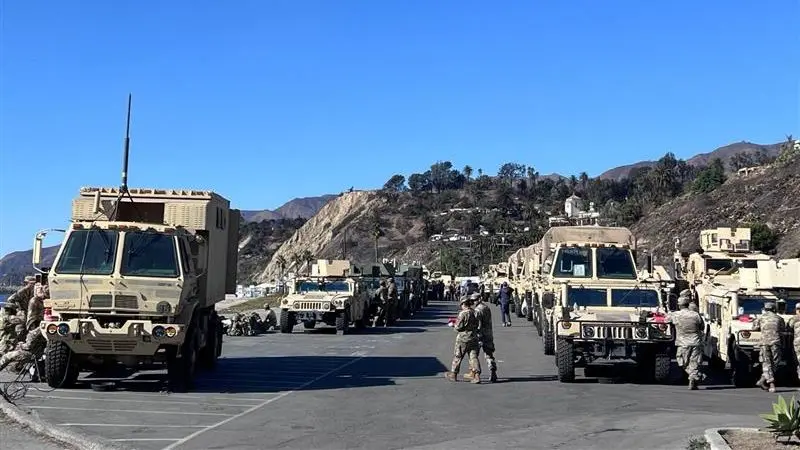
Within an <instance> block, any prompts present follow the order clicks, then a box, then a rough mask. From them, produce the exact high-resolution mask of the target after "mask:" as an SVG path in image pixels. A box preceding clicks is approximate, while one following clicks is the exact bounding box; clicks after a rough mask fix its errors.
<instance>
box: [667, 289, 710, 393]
mask: <svg viewBox="0 0 800 450" xmlns="http://www.w3.org/2000/svg"><path fill="white" fill-rule="evenodd" d="M678 305H679V306H680V308H681V309H680V310H679V311H673V312H671V313H669V315H668V316H667V320H669V321H670V322H672V323H673V324H674V325H675V346H676V347H677V351H676V358H675V359H677V361H678V365H679V366H680V367H681V368H682V369H683V370H684V371H686V374H687V375H689V389H692V390H694V389H697V383H698V382H699V381H702V380H703V379H704V378H705V375H703V374H702V373H701V372H700V370H699V367H700V364H701V363H702V362H703V347H702V343H703V334H704V332H705V325H704V323H703V318H702V317H700V314H699V313H697V311H693V310H692V309H691V305H690V304H689V294H688V292H687V291H683V292H681V296H680V298H679V299H678Z"/></svg>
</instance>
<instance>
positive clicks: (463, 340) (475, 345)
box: [444, 297, 481, 384]
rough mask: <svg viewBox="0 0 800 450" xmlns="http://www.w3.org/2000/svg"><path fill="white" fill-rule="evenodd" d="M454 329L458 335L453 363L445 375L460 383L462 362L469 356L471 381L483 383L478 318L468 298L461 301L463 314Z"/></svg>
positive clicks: (459, 316)
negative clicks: (459, 373)
mask: <svg viewBox="0 0 800 450" xmlns="http://www.w3.org/2000/svg"><path fill="white" fill-rule="evenodd" d="M453 328H454V329H455V330H456V332H457V333H458V334H457V335H456V344H455V346H454V349H453V362H452V364H451V365H450V372H447V373H445V374H444V376H445V378H447V379H448V380H450V381H458V372H459V370H460V369H461V361H463V360H464V356H469V366H470V371H471V373H472V374H473V375H472V379H471V380H470V381H471V382H472V383H473V384H478V383H480V382H481V362H480V361H479V360H478V350H479V349H480V347H479V345H480V343H479V341H478V318H477V317H475V311H473V310H472V300H470V299H469V298H468V297H467V298H464V299H462V300H461V312H459V313H458V319H456V323H455V325H454V326H453Z"/></svg>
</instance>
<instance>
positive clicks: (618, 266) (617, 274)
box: [597, 247, 636, 280]
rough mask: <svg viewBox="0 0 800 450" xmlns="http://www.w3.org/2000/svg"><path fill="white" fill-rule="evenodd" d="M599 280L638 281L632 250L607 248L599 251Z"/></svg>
mask: <svg viewBox="0 0 800 450" xmlns="http://www.w3.org/2000/svg"><path fill="white" fill-rule="evenodd" d="M597 278H614V279H624V280H635V279H636V267H635V266H634V265H633V257H632V255H631V252H630V250H627V249H623V248H613V247H605V248H598V249H597Z"/></svg>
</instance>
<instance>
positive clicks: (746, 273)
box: [674, 227, 800, 387]
mask: <svg viewBox="0 0 800 450" xmlns="http://www.w3.org/2000/svg"><path fill="white" fill-rule="evenodd" d="M679 247H680V241H676V251H675V256H674V262H675V274H676V278H677V279H678V280H679V281H680V283H682V284H683V285H684V287H687V288H689V289H691V291H692V293H693V298H695V299H697V301H698V309H699V312H700V314H701V315H703V317H704V318H705V321H706V324H707V325H706V336H707V338H706V342H705V346H704V356H705V358H706V359H708V361H709V363H710V365H711V366H713V367H716V368H724V367H727V368H729V369H730V370H731V372H730V373H731V378H732V383H733V384H734V385H735V386H737V387H750V386H753V385H754V383H755V381H756V378H757V377H758V375H759V367H760V364H759V350H758V348H759V346H758V344H759V340H760V338H761V333H760V332H759V331H754V330H753V319H754V318H756V317H758V316H759V315H760V314H761V312H762V310H763V307H764V303H766V302H768V301H769V302H775V303H776V304H777V306H778V313H779V314H780V315H781V316H782V317H783V318H784V319H786V320H788V319H789V318H790V316H791V315H793V314H794V312H795V310H796V306H797V303H798V301H800V262H798V260H797V259H792V260H781V261H778V260H774V259H773V258H771V257H770V256H769V255H765V254H763V253H761V252H758V251H754V250H753V249H752V236H751V230H750V229H749V228H729V227H720V228H716V229H709V230H703V231H701V232H700V248H699V249H698V250H697V251H695V252H693V253H691V254H686V253H681V252H680V248H679ZM784 338H785V342H784V348H792V346H791V336H790V335H788V334H787V335H785V336H784ZM786 360H787V362H788V366H787V367H785V368H784V369H785V370H782V371H781V372H782V375H783V376H784V377H793V376H794V375H793V374H794V373H795V371H794V370H793V366H794V364H795V361H794V359H793V358H786Z"/></svg>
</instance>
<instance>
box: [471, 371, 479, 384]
mask: <svg viewBox="0 0 800 450" xmlns="http://www.w3.org/2000/svg"><path fill="white" fill-rule="evenodd" d="M470 383H472V384H481V374H480V373H473V374H472V379H471V380H470Z"/></svg>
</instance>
